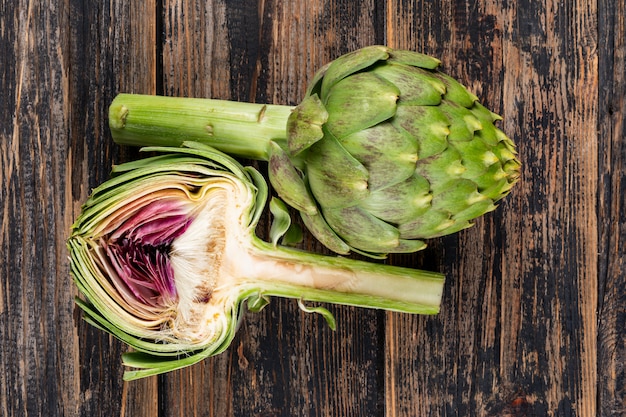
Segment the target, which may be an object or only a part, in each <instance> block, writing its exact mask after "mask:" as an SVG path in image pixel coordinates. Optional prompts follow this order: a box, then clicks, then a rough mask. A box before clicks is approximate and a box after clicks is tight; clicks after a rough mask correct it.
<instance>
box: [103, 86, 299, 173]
mask: <svg viewBox="0 0 626 417" xmlns="http://www.w3.org/2000/svg"><path fill="white" fill-rule="evenodd" d="M292 110H293V108H292V107H290V106H279V105H268V104H254V103H240V102H235V101H226V100H213V99H199V98H185V97H163V96H150V95H140V94H120V95H118V96H117V97H116V98H115V100H113V102H112V103H111V106H110V107H109V126H110V128H111V134H112V136H113V140H114V141H115V142H117V143H119V144H123V145H134V146H179V145H180V144H181V143H183V142H184V141H196V142H201V143H204V144H207V145H210V146H212V147H214V148H216V149H218V150H220V151H222V152H224V153H227V154H231V155H236V156H239V157H243V158H250V159H258V160H264V161H266V160H267V159H268V148H269V143H270V141H271V140H284V139H285V138H286V131H287V130H286V129H287V119H288V117H289V115H290V114H291V112H292Z"/></svg>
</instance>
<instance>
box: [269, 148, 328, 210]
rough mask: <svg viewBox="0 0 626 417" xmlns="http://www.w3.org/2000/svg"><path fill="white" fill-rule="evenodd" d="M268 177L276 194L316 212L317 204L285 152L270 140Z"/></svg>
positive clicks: (293, 205) (295, 205)
mask: <svg viewBox="0 0 626 417" xmlns="http://www.w3.org/2000/svg"><path fill="white" fill-rule="evenodd" d="M269 179H270V183H271V184H272V187H274V189H275V190H276V192H277V193H278V195H279V196H280V197H281V198H282V199H283V200H284V201H285V202H287V204H289V205H290V206H292V207H294V208H295V209H297V210H299V211H304V212H306V213H308V214H315V213H317V205H316V204H315V200H314V199H313V196H311V193H310V192H309V190H308V188H307V186H306V184H305V183H304V180H303V179H302V177H301V176H300V173H299V172H298V170H297V169H296V168H295V167H294V166H293V164H292V161H291V159H290V158H289V156H288V155H287V153H286V152H285V151H284V150H283V149H282V148H281V147H280V146H279V145H278V144H277V143H276V142H274V141H272V142H270V157H269Z"/></svg>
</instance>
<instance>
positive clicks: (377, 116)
mask: <svg viewBox="0 0 626 417" xmlns="http://www.w3.org/2000/svg"><path fill="white" fill-rule="evenodd" d="M399 96H400V90H398V88H397V87H396V86H395V85H393V84H391V83H390V82H388V81H386V80H384V79H382V78H380V77H378V76H377V75H375V74H373V73H371V72H366V73H358V74H355V75H352V76H350V77H347V78H345V79H343V80H341V81H340V82H338V83H337V84H336V85H335V87H334V88H333V89H332V90H331V91H330V92H329V94H328V95H327V96H326V97H324V98H323V101H324V104H325V105H326V110H327V111H328V114H329V116H328V121H327V122H326V128H327V129H328V130H329V131H330V132H332V134H333V135H334V136H335V137H336V138H337V139H341V138H343V137H345V136H347V135H349V134H351V133H354V132H358V131H359V130H362V129H367V128H368V127H372V126H374V125H376V124H378V123H380V122H383V121H385V120H387V119H389V118H391V117H393V116H394V115H395V114H396V102H397V101H398V97H399Z"/></svg>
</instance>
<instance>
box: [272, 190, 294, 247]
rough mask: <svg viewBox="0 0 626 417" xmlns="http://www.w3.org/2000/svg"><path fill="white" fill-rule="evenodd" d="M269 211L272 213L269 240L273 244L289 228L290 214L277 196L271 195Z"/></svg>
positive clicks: (276, 242)
mask: <svg viewBox="0 0 626 417" xmlns="http://www.w3.org/2000/svg"><path fill="white" fill-rule="evenodd" d="M270 212H271V213H272V216H273V219H272V225H271V227H270V240H271V242H272V244H273V245H274V246H276V245H278V241H279V240H280V239H281V238H282V237H283V236H284V235H285V233H287V232H288V231H289V229H290V228H291V216H290V215H289V211H288V210H287V206H286V205H285V203H284V202H283V201H282V200H280V199H279V198H276V197H272V199H271V200H270Z"/></svg>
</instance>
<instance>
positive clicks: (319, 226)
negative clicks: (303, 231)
mask: <svg viewBox="0 0 626 417" xmlns="http://www.w3.org/2000/svg"><path fill="white" fill-rule="evenodd" d="M300 216H301V217H302V221H303V222H304V225H305V226H306V228H307V229H308V230H309V231H310V232H311V234H312V235H313V236H315V238H316V239H317V240H319V241H320V243H321V244H322V245H324V246H326V247H327V248H328V249H330V250H332V251H333V252H335V253H338V254H340V255H347V254H349V253H350V246H348V245H347V244H346V242H344V241H343V240H342V239H341V238H339V236H337V233H335V231H334V230H333V229H331V228H330V226H329V225H328V223H327V222H326V220H324V217H323V216H322V215H320V214H319V213H318V214H313V215H308V214H306V213H303V212H301V213H300Z"/></svg>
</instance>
